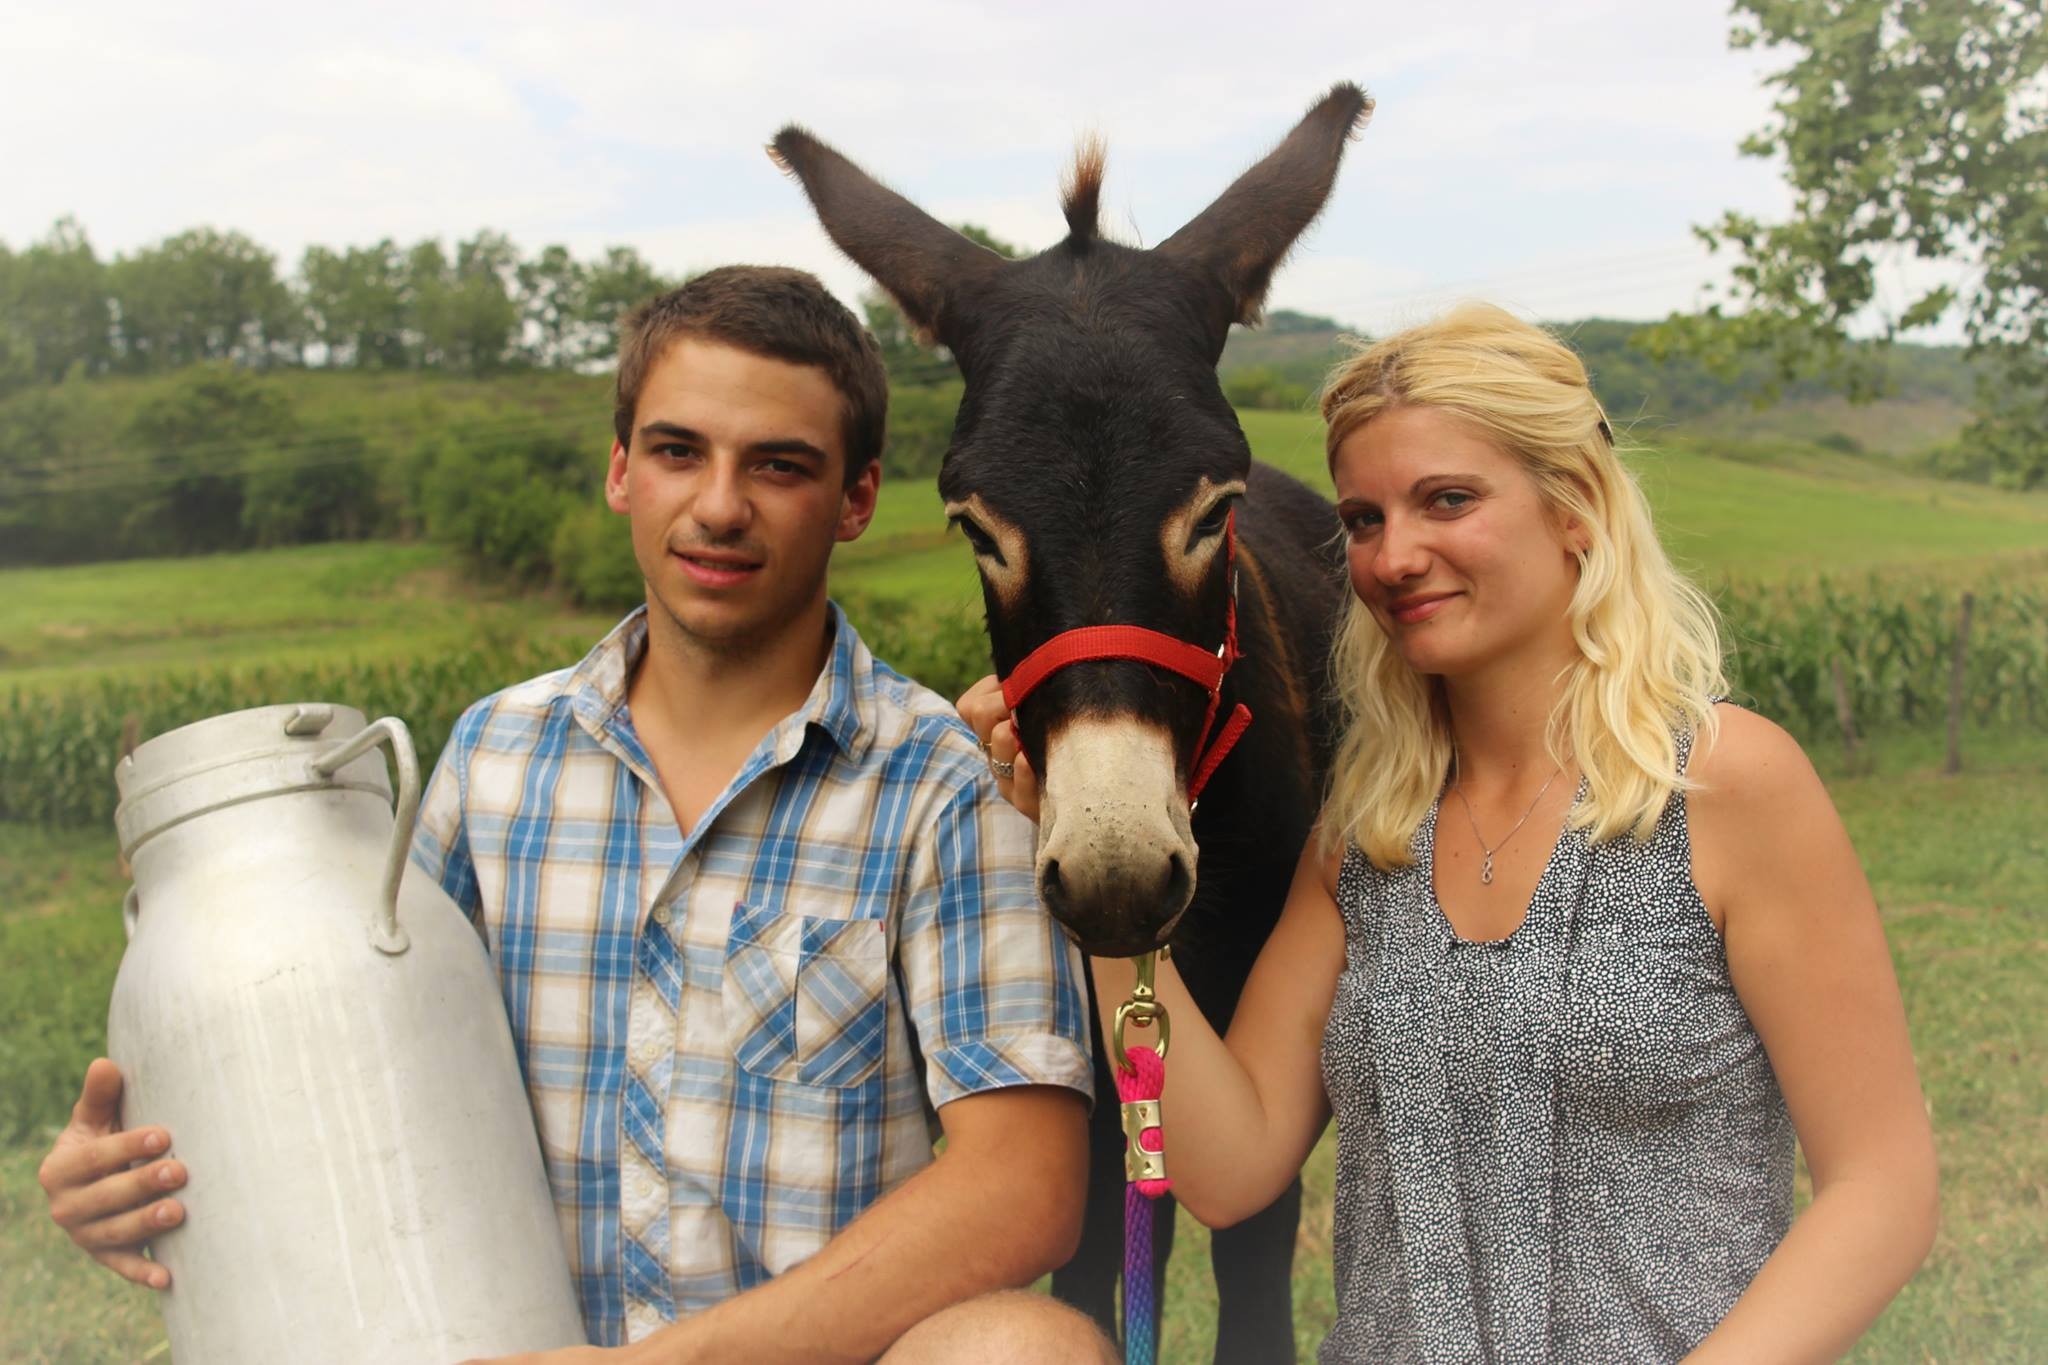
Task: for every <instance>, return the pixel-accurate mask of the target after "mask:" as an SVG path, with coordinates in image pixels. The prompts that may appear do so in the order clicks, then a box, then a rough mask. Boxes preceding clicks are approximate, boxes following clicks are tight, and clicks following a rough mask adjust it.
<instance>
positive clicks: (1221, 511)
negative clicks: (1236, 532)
mask: <svg viewBox="0 0 2048 1365" xmlns="http://www.w3.org/2000/svg"><path fill="white" fill-rule="evenodd" d="M1235 502H1236V499H1235V498H1220V499H1218V500H1217V502H1216V504H1215V505H1214V506H1212V507H1211V508H1210V509H1209V510H1208V511H1206V512H1204V513H1203V514H1202V519H1201V520H1200V521H1198V522H1196V523H1195V526H1194V530H1193V531H1192V532H1190V533H1189V535H1188V548H1189V549H1190V550H1192V549H1194V548H1195V546H1196V545H1198V544H1200V543H1201V542H1202V541H1205V540H1207V539H1209V537H1211V536H1220V535H1222V534H1223V528H1224V527H1226V526H1228V525H1229V524H1230V508H1231V505H1232V504H1233V503H1235Z"/></svg>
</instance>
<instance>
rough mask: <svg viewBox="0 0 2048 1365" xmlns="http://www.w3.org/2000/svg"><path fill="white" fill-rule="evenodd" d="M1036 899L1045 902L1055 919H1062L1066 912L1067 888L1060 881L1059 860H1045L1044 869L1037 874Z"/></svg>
mask: <svg viewBox="0 0 2048 1365" xmlns="http://www.w3.org/2000/svg"><path fill="white" fill-rule="evenodd" d="M1038 898H1039V899H1040V900H1042V901H1044V902H1045V908H1046V909H1047V910H1050V911H1051V912H1052V914H1053V918H1055V919H1064V918H1065V917H1066V910H1067V888H1066V886H1065V884H1064V883H1062V882H1061V881H1060V860H1059V859H1057V858H1047V859H1046V860H1045V867H1044V868H1043V869H1042V870H1041V871H1040V872H1039V874H1038Z"/></svg>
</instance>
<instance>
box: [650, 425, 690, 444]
mask: <svg viewBox="0 0 2048 1365" xmlns="http://www.w3.org/2000/svg"><path fill="white" fill-rule="evenodd" d="M640 434H641V435H642V436H669V437H673V438H674V439H676V440H678V441H695V442H697V443H698V444H699V445H702V444H703V443H704V438H703V437H702V436H699V435H698V434H697V433H696V432H694V431H692V430H690V429H689V428H688V427H686V426H683V425H681V424H679V423H676V422H649V423H648V424H647V425H646V426H644V427H641V428H640Z"/></svg>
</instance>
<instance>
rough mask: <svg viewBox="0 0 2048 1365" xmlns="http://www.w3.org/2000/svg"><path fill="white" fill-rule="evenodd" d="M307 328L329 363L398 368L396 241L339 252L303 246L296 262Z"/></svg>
mask: <svg viewBox="0 0 2048 1365" xmlns="http://www.w3.org/2000/svg"><path fill="white" fill-rule="evenodd" d="M299 280H300V286H301V288H302V290H303V291H304V299H305V307H306V313H307V316H308V326H309V328H310V330H311V333H312V336H313V338H314V339H315V340H316V341H318V342H319V343H320V344H321V346H322V347H323V348H324V349H325V351H326V357H325V359H326V363H327V364H329V365H353V366H355V367H356V368H358V369H401V368H403V367H404V366H405V364H406V347H405V326H406V304H407V299H406V268H405V260H404V258H403V257H402V256H400V254H399V251H398V245H397V243H395V242H393V241H392V240H391V239H390V238H388V237H387V238H385V239H384V240H383V241H381V242H378V243H377V244H376V245H375V246H367V247H350V248H348V249H347V250H346V251H343V252H334V251H330V250H329V249H328V248H326V247H324V246H313V247H307V248H306V254H305V256H304V257H303V258H302V259H301V261H300V263H299Z"/></svg>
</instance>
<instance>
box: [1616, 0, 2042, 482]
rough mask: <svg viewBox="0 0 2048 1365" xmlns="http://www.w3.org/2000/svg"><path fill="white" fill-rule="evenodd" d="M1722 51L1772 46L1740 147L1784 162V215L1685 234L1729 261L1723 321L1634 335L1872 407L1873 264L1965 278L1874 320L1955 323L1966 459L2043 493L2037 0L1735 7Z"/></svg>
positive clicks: (1841, 0)
mask: <svg viewBox="0 0 2048 1365" xmlns="http://www.w3.org/2000/svg"><path fill="white" fill-rule="evenodd" d="M1735 8H1736V15H1737V20H1736V27H1735V29H1734V32H1733V35H1732V38H1731V41H1732V43H1733V45H1734V46H1736V47H1738V48H1750V47H1767V48H1784V49H1786V50H1788V51H1789V52H1791V53H1792V54H1793V61H1792V63H1791V65H1789V66H1787V67H1786V68H1784V69H1783V70H1781V71H1779V72H1777V73H1776V74H1775V75H1773V76H1771V77H1770V78H1769V83H1770V85H1771V86H1772V87H1774V88H1775V89H1776V91H1777V92H1778V94H1779V98H1778V101H1777V103H1776V104H1775V106H1774V118H1773V121H1772V122H1771V123H1769V124H1767V125H1766V126H1765V127H1764V128H1763V129H1761V130H1760V131H1758V132H1757V133H1755V134H1753V135H1752V136H1751V137H1749V138H1748V139H1747V140H1745V141H1744V142H1743V144H1742V150H1743V152H1744V153H1745V154H1747V155H1750V156H1760V157H1773V156H1776V157H1782V158H1783V159H1784V162H1785V174H1786V178H1787V180H1788V181H1789V183H1790V185H1791V187H1792V190H1793V195H1794V208H1793V216H1792V217H1791V218H1790V219H1789V220H1787V221H1786V222H1783V223H1776V224H1766V223H1763V222H1760V221H1758V220H1757V219H1755V218H1752V217H1750V216H1748V215H1746V214H1740V213H1728V214H1725V215H1724V216H1723V217H1722V219H1721V221H1720V222H1718V223H1716V224H1714V225H1712V226H1710V227H1703V228H1700V229H1698V230H1697V231H1698V232H1699V235H1700V236H1701V238H1702V239H1704V240H1705V241H1706V242H1707V243H1708V245H1709V246H1711V247H1714V248H1716V249H1717V250H1718V249H1723V248H1733V249H1734V250H1735V251H1737V252H1738V253H1739V255H1740V260H1739V261H1738V263H1737V264H1736V266H1735V269H1734V274H1733V281H1732V283H1731V285H1730V286H1729V289H1728V291H1727V295H1726V299H1725V302H1726V303H1727V304H1730V305H1734V307H1733V308H1729V307H1724V304H1723V302H1716V303H1714V304H1713V305H1711V306H1710V307H1708V308H1707V309H1706V310H1705V311H1704V312H1702V313H1700V314H1697V315H1693V316H1689V317H1687V316H1679V317H1674V318H1672V319H1671V320H1670V321H1668V322H1667V323H1665V324H1664V325H1662V326H1661V327H1659V328H1657V329H1655V330H1654V331H1653V332H1652V333H1651V334H1650V335H1649V337H1648V338H1647V341H1648V344H1649V345H1650V346H1651V348H1652V349H1653V351H1656V352H1658V353H1660V354H1663V353H1669V352H1672V351H1685V352H1689V353H1691V354H1693V355H1696V356H1698V357H1700V358H1701V359H1703V360H1705V361H1706V362H1708V364H1709V365H1710V366H1712V367H1713V368H1714V369H1715V370H1716V371H1717V372H1719V373H1731V372H1733V371H1735V370H1737V369H1739V368H1740V367H1741V366H1742V365H1743V363H1744V362H1745V361H1746V360H1748V359H1750V358H1753V357H1765V358H1768V359H1769V360H1771V361H1772V362H1773V363H1774V366H1775V369H1776V372H1777V375H1778V376H1779V378H1780V379H1781V380H1784V379H1790V378H1791V377H1793V376H1795V375H1798V374H1802V373H1811V372H1818V373H1821V374H1823V375H1824V376H1825V377H1827V378H1828V379H1829V381H1830V382H1831V383H1833V384H1834V385H1836V386H1837V387H1840V388H1841V389H1843V390H1844V391H1846V392H1847V393H1848V394H1849V395H1850V396H1851V397H1869V396H1872V394H1873V392H1874V390H1875V389H1876V387H1877V385H1878V384H1879V383H1880V375H1879V373H1878V367H1879V365H1880V363H1881V359H1882V355H1881V349H1879V348H1872V347H1868V346H1859V345H1856V344H1854V343H1852V342H1851V341H1850V339H1849V336H1848V327H1849V325H1850V323H1851V322H1852V321H1854V320H1857V319H1859V318H1861V317H1862V316H1864V315H1865V314H1866V312H1867V311H1868V310H1870V309H1872V308H1873V307H1874V305H1875V302H1876V294H1877V268H1878V266H1879V265H1880V264H1881V263H1882V262H1883V261H1884V259H1885V257H1886V256H1887V255H1903V254H1905V253H1910V254H1911V255H1913V256H1914V257H1917V258H1920V259H1922V260H1928V261H1940V262H1946V263H1948V264H1949V266H1950V267H1951V269H1952V271H1953V272H1954V274H1955V275H1956V276H1957V277H1958V278H1959V279H1960V283H1946V284H1939V285H1933V286H1930V287H1927V288H1925V289H1923V290H1921V291H1919V292H1918V294H1917V295H1916V296H1915V297H1913V298H1912V299H1911V300H1910V302H1908V303H1907V305H1906V306H1905V307H1904V308H1903V309H1901V310H1899V311H1898V312H1897V313H1896V315H1892V316H1886V317H1884V318H1883V319H1882V321H1883V323H1884V325H1885V332H1886V339H1887V340H1889V339H1890V338H1891V337H1892V336H1895V335H1897V334H1899V333H1904V332H1911V331H1914V330H1916V329H1919V328H1924V327H1927V326H1929V325H1931V324H1933V323H1934V322H1936V321H1937V320H1939V319H1940V318H1942V317H1943V316H1945V315H1947V314H1948V313H1949V312H1950V310H1951V309H1952V308H1954V309H1957V310H1959V311H1960V314H1961V317H1962V324H1963V328H1964V330H1965V333H1966V335H1967V336H1968V338H1969V341H1970V349H1971V353H1972V356H1973V358H1975V359H1976V360H1977V361H1978V362H1979V370H1980V374H1981V375H1982V378H1981V379H1980V384H1979V390H1978V399H1977V418H1976V421H1975V423H1974V424H1973V425H1972V426H1971V428H1970V429H1969V430H1968V431H1967V432H1966V433H1965V434H1964V441H1965V443H1966V444H1967V445H1970V446H1973V447H1975V448H1977V449H1978V450H1979V451H1981V452H1983V453H1985V454H1986V455H1988V456H1989V457H1990V458H1992V459H1993V460H1995V461H1996V463H1997V467H1998V468H1999V469H2000V471H2001V477H2002V479H2003V480H2004V481H2005V482H2008V483H2012V484H2016V485H2019V486H2022V487H2033V486H2036V485H2038V484H2041V483H2042V482H2044V481H2048V20H2044V10H2043V6H2042V5H2041V3H2040V0H1737V3H1736V7H1735Z"/></svg>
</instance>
